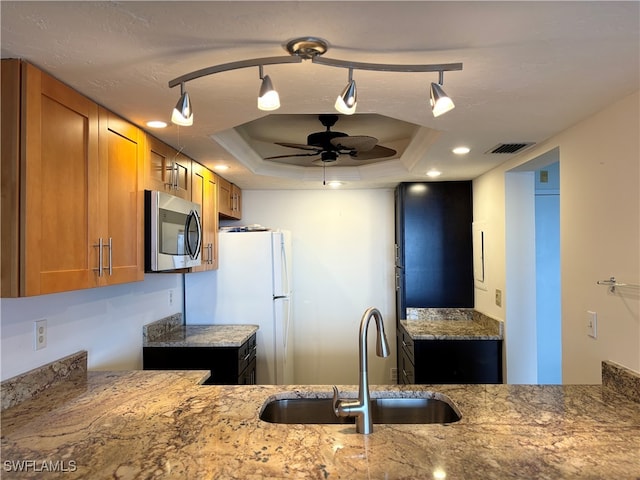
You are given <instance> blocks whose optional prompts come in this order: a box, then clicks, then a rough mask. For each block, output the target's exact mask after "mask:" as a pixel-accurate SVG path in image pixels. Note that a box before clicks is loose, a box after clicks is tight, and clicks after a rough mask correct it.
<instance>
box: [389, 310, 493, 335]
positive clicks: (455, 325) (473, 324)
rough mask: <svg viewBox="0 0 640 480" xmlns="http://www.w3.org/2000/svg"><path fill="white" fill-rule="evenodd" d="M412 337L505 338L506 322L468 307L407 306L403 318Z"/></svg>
mask: <svg viewBox="0 0 640 480" xmlns="http://www.w3.org/2000/svg"><path fill="white" fill-rule="evenodd" d="M400 324H401V325H402V326H403V327H404V328H405V330H406V331H407V333H408V334H409V335H410V336H411V338H412V339H413V340H502V336H503V322H501V321H499V320H496V319H494V318H491V317H488V316H486V315H483V314H482V313H480V312H477V311H475V310H473V309H466V308H456V309H454V308H449V309H436V308H407V318H406V319H405V320H400Z"/></svg>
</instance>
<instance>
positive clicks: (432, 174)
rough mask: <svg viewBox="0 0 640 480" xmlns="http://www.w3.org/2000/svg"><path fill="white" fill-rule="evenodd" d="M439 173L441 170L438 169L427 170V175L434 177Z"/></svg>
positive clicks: (440, 173)
mask: <svg viewBox="0 0 640 480" xmlns="http://www.w3.org/2000/svg"><path fill="white" fill-rule="evenodd" d="M440 175H442V172H441V171H440V170H436V169H433V168H432V169H431V170H429V171H428V172H427V177H431V178H436V177H439V176H440Z"/></svg>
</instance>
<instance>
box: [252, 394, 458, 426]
mask: <svg viewBox="0 0 640 480" xmlns="http://www.w3.org/2000/svg"><path fill="white" fill-rule="evenodd" d="M371 415H372V417H373V423H376V424H383V423H397V424H399V423H411V424H417V423H453V422H457V421H458V420H460V418H461V415H460V414H459V413H458V411H457V409H456V408H454V407H453V406H451V405H450V404H449V403H447V401H445V400H440V399H437V398H398V397H396V398H373V399H371ZM260 420H264V421H265V422H270V423H289V424H291V423H325V424H330V423H331V424H332V423H338V424H339V423H355V417H337V416H336V414H335V413H334V411H333V403H332V399H331V398H289V399H277V400H271V401H267V402H266V403H265V405H264V407H263V409H262V412H261V413H260Z"/></svg>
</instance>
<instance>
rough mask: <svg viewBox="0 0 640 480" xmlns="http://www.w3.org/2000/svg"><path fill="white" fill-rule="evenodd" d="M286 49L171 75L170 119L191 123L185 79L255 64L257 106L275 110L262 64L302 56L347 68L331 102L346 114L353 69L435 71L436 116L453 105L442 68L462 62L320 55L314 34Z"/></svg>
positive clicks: (352, 96)
mask: <svg viewBox="0 0 640 480" xmlns="http://www.w3.org/2000/svg"><path fill="white" fill-rule="evenodd" d="M286 49H287V51H288V52H289V56H282V57H267V58H253V59H249V60H241V61H238V62H230V63H225V64H221V65H214V66H211V67H206V68H203V69H200V70H196V71H193V72H190V73H187V74H184V75H182V76H180V77H177V78H174V79H173V80H171V81H170V82H169V88H173V87H175V86H178V85H180V100H179V101H178V104H177V105H176V108H175V109H174V112H173V114H172V116H171V121H172V122H173V123H175V124H177V125H185V126H188V125H192V124H193V112H192V110H191V102H190V100H189V96H188V94H187V93H186V92H185V91H184V84H185V83H186V82H189V81H191V80H195V79H197V78H201V77H204V76H208V75H213V74H216V73H221V72H227V71H230V70H237V69H241V68H248V67H259V69H260V79H261V80H262V85H261V86H260V93H259V95H258V108H259V109H260V110H267V111H270V110H277V109H278V108H279V107H280V99H279V96H278V92H276V90H275V89H274V88H273V84H272V83H271V79H270V78H269V76H268V75H266V76H263V74H262V68H263V66H264V65H277V64H284V63H300V62H302V60H311V62H312V63H317V64H319V65H326V66H329V67H336V68H347V69H349V83H348V84H347V86H346V87H345V89H344V90H343V91H342V93H341V94H340V95H339V96H338V98H337V100H336V103H335V108H336V110H337V111H338V112H340V113H343V114H346V115H351V114H353V113H355V111H356V104H357V98H356V97H357V92H356V83H355V81H354V80H353V78H352V76H353V70H374V71H379V72H438V73H439V81H438V83H431V92H430V94H431V96H430V102H431V109H432V112H433V115H434V116H435V117H437V116H439V115H442V114H443V113H446V112H448V111H449V110H451V109H453V108H454V104H453V101H452V100H451V98H450V97H449V96H448V95H447V94H446V93H444V90H442V84H443V77H444V72H448V71H455V70H462V63H444V64H425V65H399V64H384V63H363V62H350V61H344V60H336V59H330V58H324V57H323V56H322V55H324V53H325V52H326V51H327V50H328V49H329V44H328V43H327V42H326V41H325V40H323V39H321V38H317V37H301V38H296V39H294V40H291V41H289V42H288V43H287V45H286ZM180 122H182V123H180Z"/></svg>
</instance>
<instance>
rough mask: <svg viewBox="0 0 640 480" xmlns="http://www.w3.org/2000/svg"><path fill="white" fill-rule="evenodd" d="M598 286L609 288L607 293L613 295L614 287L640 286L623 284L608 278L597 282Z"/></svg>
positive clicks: (638, 286) (639, 286) (613, 278)
mask: <svg viewBox="0 0 640 480" xmlns="http://www.w3.org/2000/svg"><path fill="white" fill-rule="evenodd" d="M596 283H597V284H598V285H605V286H607V287H609V291H610V292H611V293H614V292H615V291H616V287H631V288H640V285H638V284H636V283H623V282H619V281H617V280H616V277H609V279H608V280H598V281H597V282H596Z"/></svg>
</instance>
